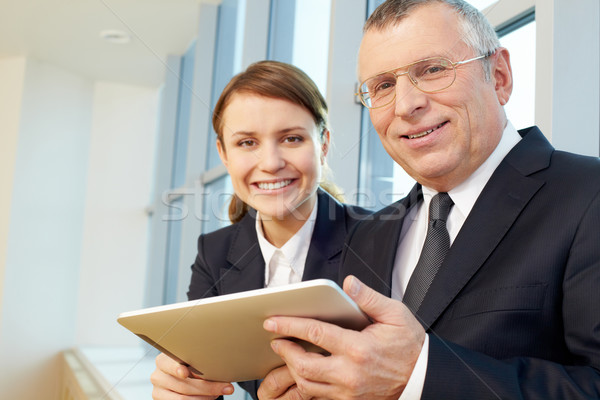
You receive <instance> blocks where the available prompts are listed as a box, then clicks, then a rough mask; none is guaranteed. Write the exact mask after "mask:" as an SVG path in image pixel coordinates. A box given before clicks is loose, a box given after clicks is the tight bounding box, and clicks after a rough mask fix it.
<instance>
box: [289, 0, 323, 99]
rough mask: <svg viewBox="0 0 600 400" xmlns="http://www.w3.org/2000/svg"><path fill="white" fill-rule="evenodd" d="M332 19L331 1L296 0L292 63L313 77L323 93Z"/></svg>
mask: <svg viewBox="0 0 600 400" xmlns="http://www.w3.org/2000/svg"><path fill="white" fill-rule="evenodd" d="M330 19H331V1H324V0H302V1H297V2H296V18H295V23H294V46H293V53H292V63H293V64H294V65H295V66H297V67H298V68H300V69H302V70H303V71H304V72H306V74H307V75H308V76H310V77H311V79H312V80H313V81H314V82H315V83H316V84H317V87H318V88H319V90H320V91H321V94H322V95H323V96H326V94H327V93H326V91H327V66H328V59H329V29H330V28H329V21H330Z"/></svg>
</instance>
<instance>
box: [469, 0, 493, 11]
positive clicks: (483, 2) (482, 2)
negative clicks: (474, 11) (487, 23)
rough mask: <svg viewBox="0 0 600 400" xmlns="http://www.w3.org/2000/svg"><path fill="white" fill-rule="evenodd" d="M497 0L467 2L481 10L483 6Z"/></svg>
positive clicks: (470, 0)
mask: <svg viewBox="0 0 600 400" xmlns="http://www.w3.org/2000/svg"><path fill="white" fill-rule="evenodd" d="M497 1H498V0H469V3H470V4H471V5H472V6H475V7H477V8H478V9H479V10H483V9H484V8H486V7H488V6H490V5H492V4H494V3H496V2H497Z"/></svg>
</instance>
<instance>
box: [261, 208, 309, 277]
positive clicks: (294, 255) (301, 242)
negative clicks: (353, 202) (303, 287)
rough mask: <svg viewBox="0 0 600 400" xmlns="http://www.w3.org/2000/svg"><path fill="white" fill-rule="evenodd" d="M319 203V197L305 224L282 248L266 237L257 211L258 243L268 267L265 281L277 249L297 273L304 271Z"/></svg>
mask: <svg viewBox="0 0 600 400" xmlns="http://www.w3.org/2000/svg"><path fill="white" fill-rule="evenodd" d="M318 203H319V199H318V197H317V199H316V201H315V205H314V206H313V209H312V211H311V213H310V215H309V217H308V219H307V220H306V222H305V223H304V225H302V227H301V228H300V230H298V232H296V233H295V234H294V236H292V237H291V238H290V239H289V240H288V241H287V242H286V243H285V244H284V245H283V246H281V248H277V247H275V246H273V245H272V244H271V243H270V242H269V241H268V240H267V239H266V238H265V235H264V232H263V229H262V223H261V222H260V215H259V213H258V212H257V213H256V224H255V226H256V235H257V236H258V244H259V246H260V250H261V253H262V255H263V258H264V260H265V266H266V267H267V268H265V282H269V268H268V266H269V263H270V262H271V259H272V258H273V255H274V254H275V252H276V251H281V253H282V254H283V256H284V257H285V259H286V260H287V262H288V263H289V264H290V266H291V268H292V269H293V270H294V272H295V273H297V274H299V275H301V272H303V271H304V263H305V261H306V255H307V254H308V248H309V247H310V238H311V237H312V234H313V231H314V228H315V223H316V220H317V209H318V205H319V204H318Z"/></svg>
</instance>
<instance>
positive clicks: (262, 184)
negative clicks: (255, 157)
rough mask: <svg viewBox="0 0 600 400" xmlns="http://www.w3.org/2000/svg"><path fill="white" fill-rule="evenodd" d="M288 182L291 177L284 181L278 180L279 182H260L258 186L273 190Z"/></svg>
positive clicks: (290, 181) (284, 185)
mask: <svg viewBox="0 0 600 400" xmlns="http://www.w3.org/2000/svg"><path fill="white" fill-rule="evenodd" d="M290 183H292V180H291V179H286V180H284V181H279V182H269V183H266V182H260V183H259V184H258V187H259V188H260V189H263V190H275V189H281V188H282V187H286V186H287V185H289V184H290Z"/></svg>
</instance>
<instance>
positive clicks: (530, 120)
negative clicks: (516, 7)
mask: <svg viewBox="0 0 600 400" xmlns="http://www.w3.org/2000/svg"><path fill="white" fill-rule="evenodd" d="M500 43H501V44H502V46H504V47H506V48H507V49H508V51H509V52H510V62H511V65H512V72H513V92H512V95H511V97H510V100H509V101H508V103H507V104H506V106H505V107H504V109H505V111H506V115H507V117H508V119H509V120H510V121H511V122H512V124H513V125H514V126H515V128H517V129H521V128H527V127H529V126H531V125H534V124H535V21H533V22H530V23H528V24H527V25H524V26H522V27H521V28H519V29H517V30H515V31H513V32H511V33H509V34H507V35H505V36H503V37H501V38H500Z"/></svg>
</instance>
